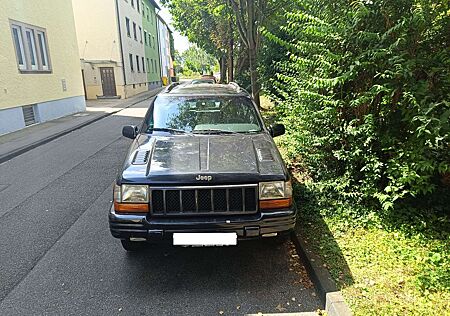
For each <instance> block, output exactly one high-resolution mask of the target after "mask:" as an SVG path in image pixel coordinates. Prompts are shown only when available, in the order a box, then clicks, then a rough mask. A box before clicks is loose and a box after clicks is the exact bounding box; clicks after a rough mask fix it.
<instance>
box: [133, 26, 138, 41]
mask: <svg viewBox="0 0 450 316" xmlns="http://www.w3.org/2000/svg"><path fill="white" fill-rule="evenodd" d="M133 33H134V39H135V40H136V41H137V32H136V23H134V22H133Z"/></svg>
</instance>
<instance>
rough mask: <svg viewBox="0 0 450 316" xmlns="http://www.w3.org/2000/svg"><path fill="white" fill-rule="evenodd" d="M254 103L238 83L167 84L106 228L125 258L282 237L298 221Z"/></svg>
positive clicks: (132, 130)
mask: <svg viewBox="0 0 450 316" xmlns="http://www.w3.org/2000/svg"><path fill="white" fill-rule="evenodd" d="M284 132H285V129H284V126H283V125H281V124H275V125H273V126H270V127H266V126H265V125H264V122H263V120H262V117H261V114H260V113H259V111H258V108H257V106H256V105H255V103H254V101H253V100H252V98H251V96H250V95H249V94H248V93H247V92H246V91H245V90H243V89H241V88H240V87H239V86H238V85H237V84H235V83H232V84H228V85H221V84H215V85H192V84H173V85H171V86H170V87H168V88H167V89H166V90H165V91H164V92H162V93H160V94H159V95H157V96H156V98H155V99H154V100H153V101H152V102H151V104H150V107H149V109H148V112H147V114H146V116H145V118H144V120H143V122H142V124H141V125H140V126H125V127H123V130H122V134H123V135H124V136H125V137H128V138H131V139H133V143H132V144H131V147H130V149H129V152H128V154H127V157H126V159H125V162H124V165H123V167H122V169H121V170H120V172H119V174H118V177H117V180H116V183H115V186H114V203H113V204H112V206H111V209H110V212H109V225H110V230H111V233H112V235H113V236H114V237H116V238H119V239H120V240H121V242H122V246H123V247H124V248H125V249H126V250H128V251H133V250H139V249H142V248H143V247H144V246H145V245H146V243H148V242H150V243H158V242H170V243H172V244H173V245H180V246H225V245H236V244H237V242H238V241H239V242H240V241H242V240H246V239H255V238H261V237H273V238H283V236H285V235H287V234H288V233H289V232H290V231H291V230H292V229H294V226H295V222H296V212H297V211H296V208H295V206H294V204H293V200H292V186H291V180H290V176H289V173H288V171H287V169H286V167H285V165H284V163H283V160H282V158H281V156H280V153H279V152H278V149H277V147H276V145H275V143H274V141H273V137H276V136H279V135H282V134H284Z"/></svg>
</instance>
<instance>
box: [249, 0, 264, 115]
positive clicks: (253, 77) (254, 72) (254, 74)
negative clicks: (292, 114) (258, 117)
mask: <svg viewBox="0 0 450 316" xmlns="http://www.w3.org/2000/svg"><path fill="white" fill-rule="evenodd" d="M253 1H254V0H247V41H248V59H249V63H250V81H251V84H252V97H253V99H254V100H255V103H256V105H258V108H259V109H261V102H260V100H259V84H258V69H257V59H256V58H257V52H256V50H257V43H256V37H257V35H256V33H257V32H256V27H257V26H256V21H255V8H254V3H253Z"/></svg>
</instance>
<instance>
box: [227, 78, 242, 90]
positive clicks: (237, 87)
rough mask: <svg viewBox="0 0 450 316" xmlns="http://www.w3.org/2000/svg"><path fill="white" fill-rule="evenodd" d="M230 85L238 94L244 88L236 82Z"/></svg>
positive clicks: (231, 82)
mask: <svg viewBox="0 0 450 316" xmlns="http://www.w3.org/2000/svg"><path fill="white" fill-rule="evenodd" d="M228 85H229V86H232V87H233V88H234V90H236V91H237V92H240V91H241V90H242V88H241V87H240V86H239V85H238V84H237V83H236V82H234V81H230V82H229V83H228Z"/></svg>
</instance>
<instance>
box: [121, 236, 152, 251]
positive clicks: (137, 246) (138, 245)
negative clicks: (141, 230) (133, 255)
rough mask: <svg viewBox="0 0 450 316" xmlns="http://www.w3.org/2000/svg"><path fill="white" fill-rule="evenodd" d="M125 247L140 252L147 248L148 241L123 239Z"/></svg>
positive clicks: (127, 249)
mask: <svg viewBox="0 0 450 316" xmlns="http://www.w3.org/2000/svg"><path fill="white" fill-rule="evenodd" d="M120 242H121V243H122V247H123V249H125V250H126V251H129V252H138V251H142V250H144V249H145V248H146V245H147V243H146V242H145V241H131V240H129V239H121V240H120Z"/></svg>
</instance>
